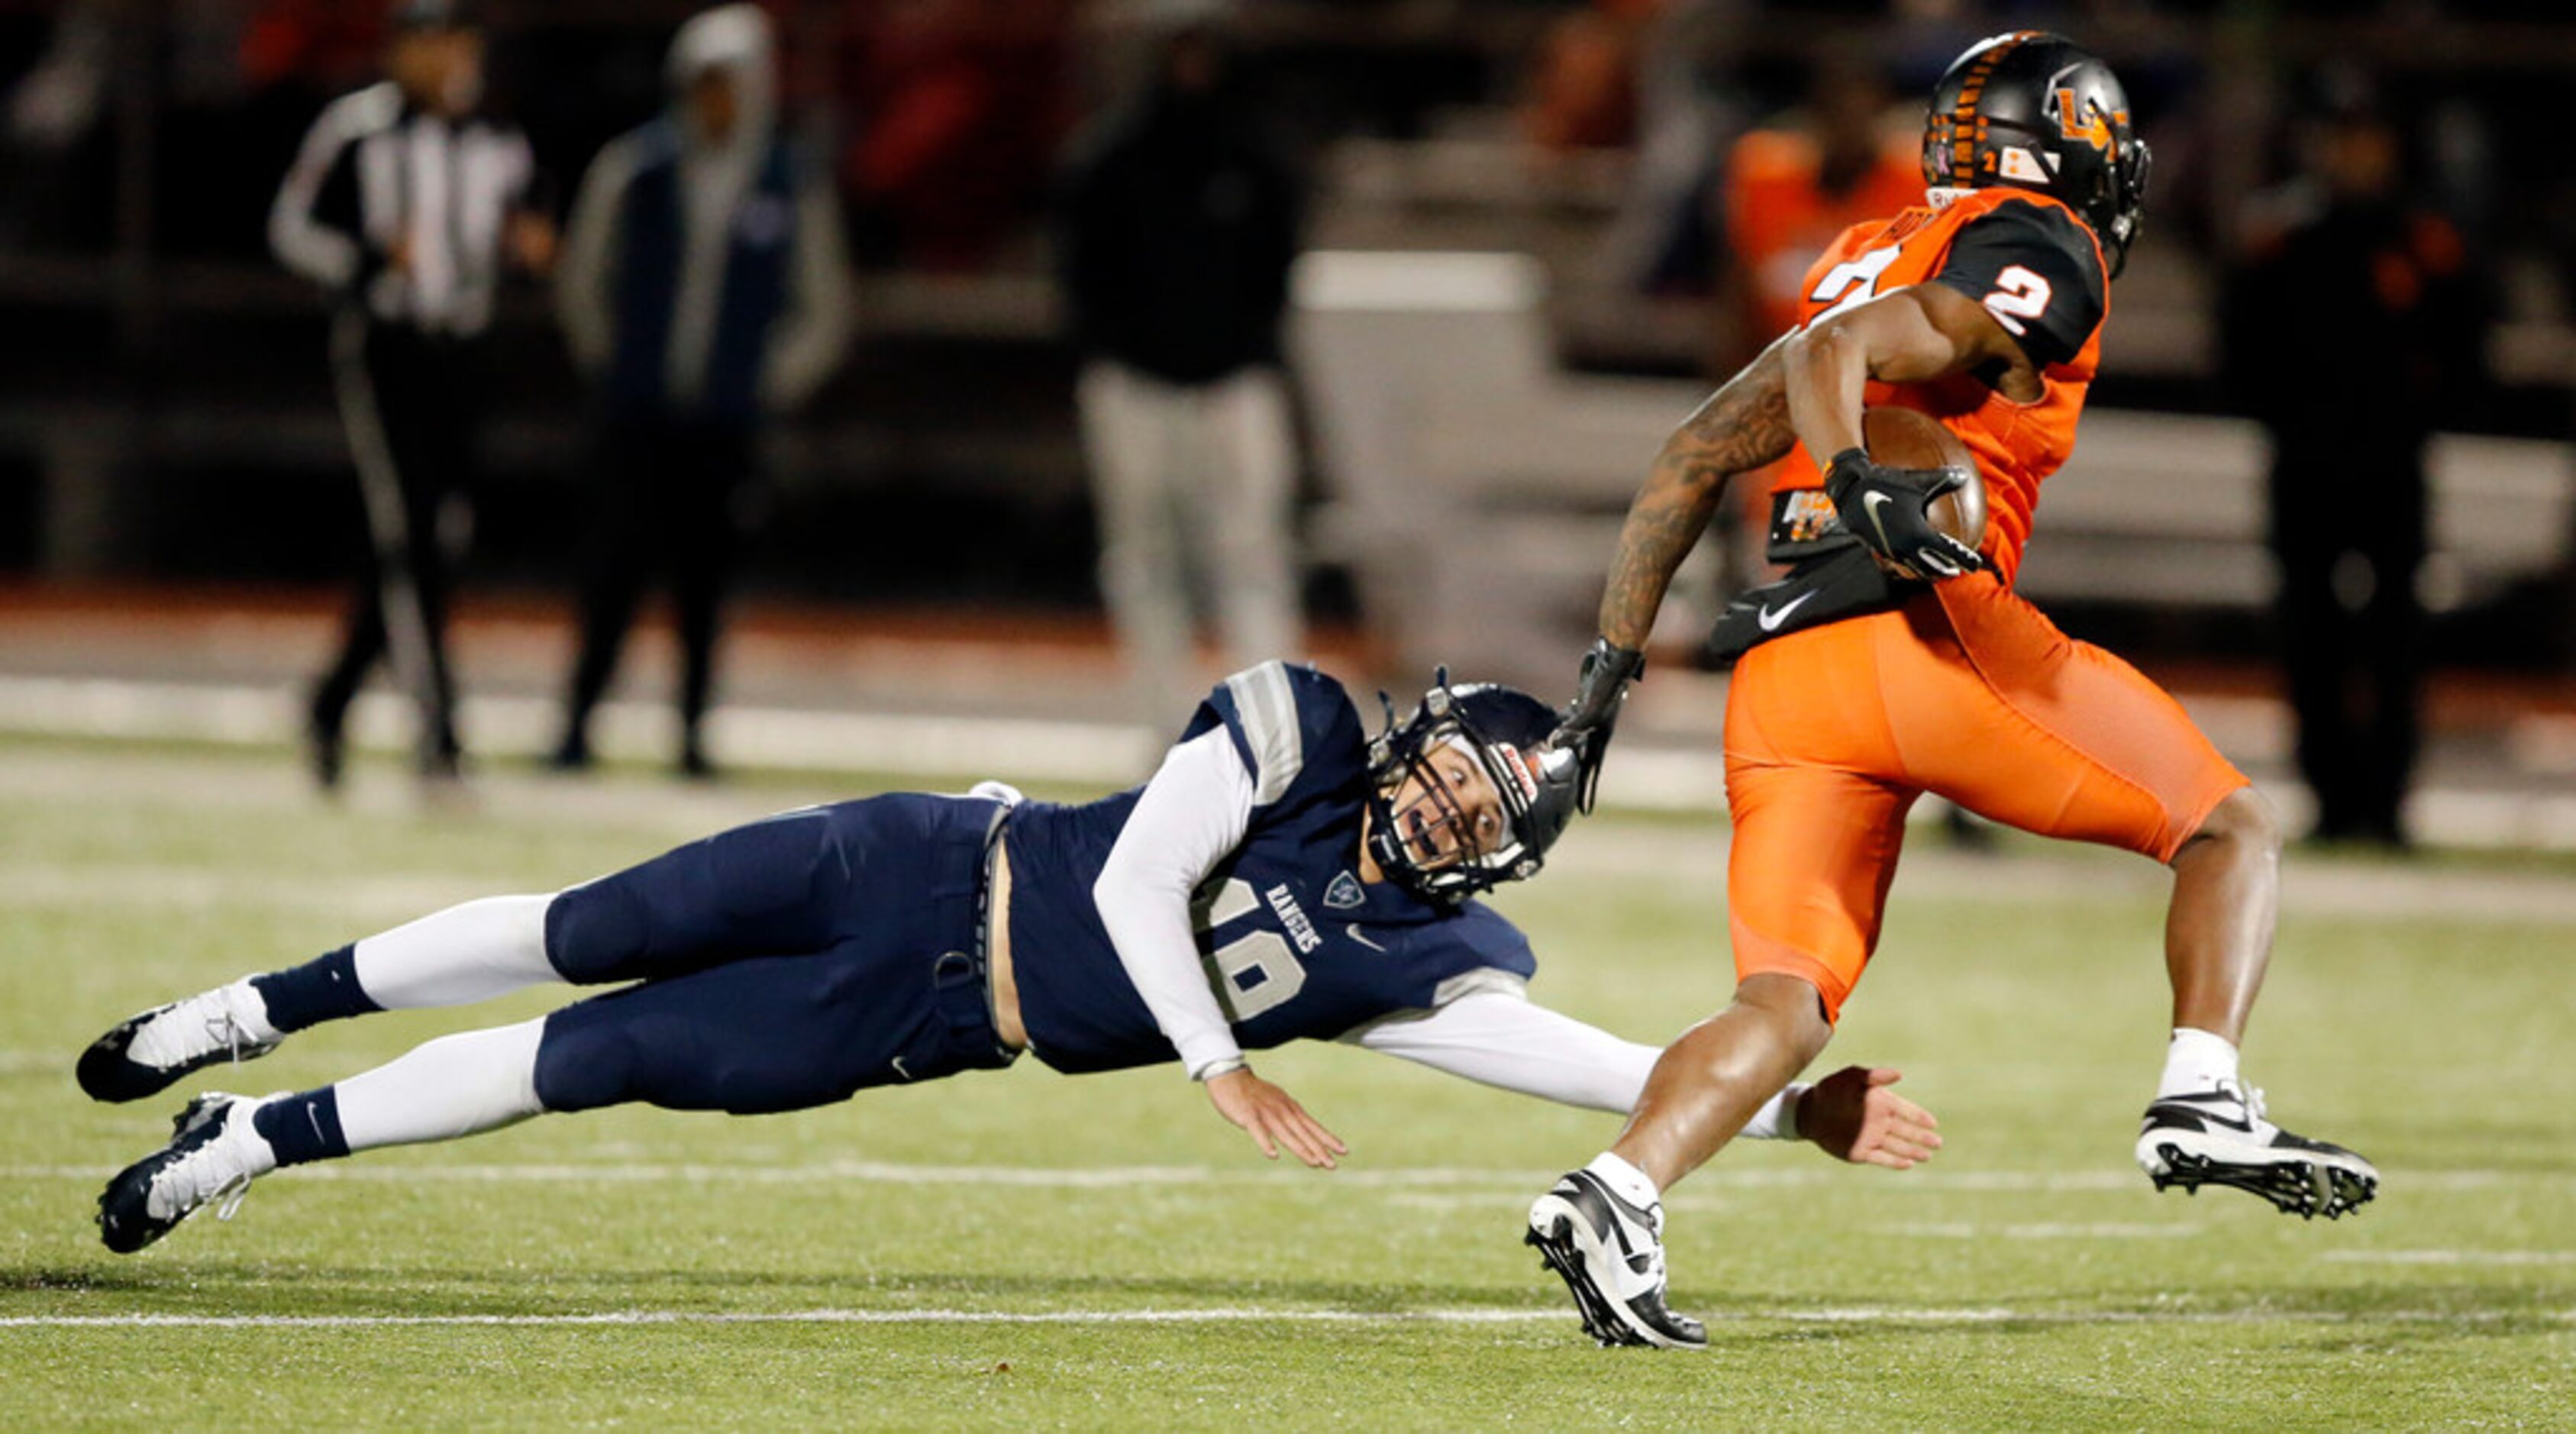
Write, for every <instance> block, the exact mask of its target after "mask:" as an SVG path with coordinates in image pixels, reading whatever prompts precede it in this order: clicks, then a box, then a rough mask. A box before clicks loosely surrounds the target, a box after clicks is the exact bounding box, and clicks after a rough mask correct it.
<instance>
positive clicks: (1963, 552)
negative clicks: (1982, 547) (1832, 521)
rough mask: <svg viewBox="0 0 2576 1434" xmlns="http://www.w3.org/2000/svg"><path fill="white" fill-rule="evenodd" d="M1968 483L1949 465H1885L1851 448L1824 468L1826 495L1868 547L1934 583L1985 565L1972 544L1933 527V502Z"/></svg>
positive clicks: (1836, 511) (1837, 514)
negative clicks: (1923, 466)
mask: <svg viewBox="0 0 2576 1434" xmlns="http://www.w3.org/2000/svg"><path fill="white" fill-rule="evenodd" d="M1967 481H1968V480H1967V479H1966V478H1965V477H1963V476H1961V475H1960V474H1957V473H1953V472H1951V471H1950V470H1949V469H1947V468H1883V467H1880V466H1879V465H1878V464H1876V463H1873V462H1871V461H1870V458H1869V455H1868V454H1867V453H1865V452H1863V451H1861V450H1860V449H1857V448H1853V449H1847V450H1845V451H1844V452H1843V453H1841V454H1839V455H1837V456H1836V457H1835V459H1834V461H1833V464H1832V466H1831V467H1828V468H1827V469H1826V470H1825V496H1826V497H1829V498H1831V499H1833V500H1834V513H1835V515H1836V516H1837V517H1840V518H1841V519H1842V520H1843V526H1844V527H1846V528H1849V529H1850V530H1851V531H1852V535H1853V536H1854V537H1857V538H1859V539H1860V540H1861V542H1862V543H1863V544H1864V545H1865V546H1867V547H1868V548H1869V549H1870V551H1872V552H1874V553H1877V554H1878V555H1879V556H1880V557H1883V558H1886V559H1888V560H1889V561H1891V562H1894V563H1897V564H1899V565H1900V566H1902V567H1904V568H1906V569H1907V570H1909V571H1911V572H1915V573H1919V574H1921V575H1922V576H1924V577H1926V578H1929V579H1931V580H1932V581H1934V582H1938V581H1940V580H1941V579H1943V578H1955V577H1957V576H1959V575H1960V574H1961V573H1973V572H1976V571H1978V570H1979V569H1981V568H1983V567H1985V565H1986V560H1985V559H1984V558H1982V557H1980V556H1978V554H1977V550H1976V549H1975V548H1973V547H1970V546H1969V545H1968V544H1966V543H1963V542H1960V541H1959V540H1958V539H1956V538H1954V537H1951V536H1950V535H1949V534H1947V533H1945V532H1942V531H1941V530H1940V529H1939V528H1936V527H1934V526H1932V515H1931V511H1930V510H1931V507H1932V500H1933V499H1935V498H1938V497H1940V496H1941V495H1942V494H1944V493H1947V492H1950V491H1951V490H1953V489H1955V488H1959V487H1962V486H1964V485H1965V484H1966V483H1967Z"/></svg>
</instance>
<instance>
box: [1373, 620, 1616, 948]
mask: <svg viewBox="0 0 2576 1434" xmlns="http://www.w3.org/2000/svg"><path fill="white" fill-rule="evenodd" d="M1380 700H1384V694H1380ZM1555 730H1556V711H1555V709H1553V708H1551V707H1549V706H1548V705H1547V704H1546V703H1544V702H1541V701H1539V700H1538V699H1537V698H1535V697H1532V696H1530V695H1529V694H1528V693H1526V692H1519V691H1515V690H1514V689H1512V688H1509V687H1504V686H1501V685H1499V684H1495V683H1488V682H1470V683H1463V684H1460V685H1457V686H1451V685H1450V682H1449V670H1448V669H1447V668H1445V667H1444V668H1441V669H1440V670H1439V671H1438V672H1437V673H1436V674H1435V675H1434V676H1433V677H1432V679H1431V688H1430V690H1429V691H1427V692H1425V693H1423V694H1422V701H1421V703H1420V704H1419V705H1417V706H1416V707H1415V708H1414V710H1413V715H1412V716H1410V717H1408V718H1406V719H1404V720H1403V721H1401V722H1398V721H1396V720H1395V707H1394V704H1393V703H1388V704H1387V728H1386V731H1385V732H1383V733H1381V734H1379V736H1378V737H1377V739H1376V740H1375V741H1373V742H1371V743H1370V744H1369V808H1368V809H1369V837H1368V841H1369V854H1370V855H1371V856H1373V857H1375V858H1376V860H1377V864H1378V868H1379V870H1381V871H1383V872H1385V873H1386V875H1387V876H1388V878H1389V879H1391V880H1393V881H1395V882H1397V883H1398V884H1400V885H1402V886H1404V887H1406V888H1407V889H1409V890H1411V891H1413V892H1414V893H1415V894H1417V895H1420V896H1425V897H1429V898H1431V899H1433V900H1436V901H1447V902H1454V901H1460V900H1463V899H1465V898H1467V897H1469V896H1473V895H1475V894H1476V893H1477V892H1480V891H1487V890H1490V889H1492V888H1493V887H1494V886H1496V885H1498V884H1500V883H1502V882H1506V881H1519V880H1521V879H1522V878H1524V877H1528V876H1531V875H1533V874H1535V873H1536V872H1537V871H1538V869H1539V867H1540V865H1541V864H1542V863H1543V862H1544V861H1545V860H1546V858H1547V849H1548V848H1549V847H1551V846H1554V845H1555V844H1556V839H1557V837H1558V836H1560V835H1562V834H1563V833H1564V831H1565V826H1566V823H1567V822H1569V821H1571V820H1573V819H1574V810H1575V797H1576V793H1577V789H1578V788H1579V787H1580V785H1581V780H1582V778H1581V773H1580V772H1579V771H1578V770H1577V768H1578V765H1579V764H1578V763H1577V762H1576V761H1575V756H1574V753H1573V752H1571V751H1561V750H1558V749H1556V748H1553V747H1549V746H1548V745H1547V736H1548V734H1549V733H1550V732H1553V731H1555ZM1444 747H1454V748H1457V749H1459V750H1461V751H1463V752H1464V753H1465V754H1466V755H1467V756H1468V757H1470V758H1471V759H1473V760H1474V762H1475V763H1476V766H1477V769H1478V770H1480V771H1482V772H1483V773H1484V774H1485V778H1486V780H1488V781H1490V782H1492V783H1493V785H1494V790H1495V791H1496V792H1497V793H1499V794H1500V795H1501V798H1502V805H1503V817H1504V825H1505V830H1504V833H1503V836H1502V838H1501V839H1500V840H1498V841H1494V842H1491V843H1488V842H1485V841H1482V840H1480V839H1478V837H1477V835H1476V834H1475V833H1474V832H1472V831H1470V830H1469V829H1468V827H1467V822H1466V817H1465V814H1464V813H1463V812H1461V811H1460V809H1459V804H1458V798H1457V795H1456V794H1455V793H1453V792H1452V791H1450V789H1449V784H1448V782H1447V781H1446V780H1445V779H1444V778H1442V777H1441V776H1440V775H1439V773H1438V772H1437V770H1436V769H1434V768H1433V767H1432V766H1431V764H1430V759H1431V756H1432V754H1433V753H1435V752H1437V751H1439V750H1441V749H1442V748H1444ZM1414 776H1418V777H1419V778H1420V779H1421V781H1420V792H1419V795H1417V796H1416V797H1414V798H1412V799H1411V800H1409V801H1407V802H1406V803H1405V805H1404V806H1402V807H1400V808H1399V807H1397V806H1396V805H1395V798H1396V794H1397V792H1398V791H1399V790H1400V789H1401V788H1402V787H1403V786H1404V782H1405V778H1407V777H1414ZM1444 830H1445V831H1448V832H1450V833H1452V834H1453V839H1452V841H1451V842H1450V843H1448V849H1447V851H1446V852H1445V853H1444V854H1442V855H1439V856H1433V855H1431V854H1430V853H1431V852H1432V851H1439V850H1441V848H1442V845H1443V844H1442V843H1441V842H1440V840H1439V835H1440V833H1442V832H1443V831H1444Z"/></svg>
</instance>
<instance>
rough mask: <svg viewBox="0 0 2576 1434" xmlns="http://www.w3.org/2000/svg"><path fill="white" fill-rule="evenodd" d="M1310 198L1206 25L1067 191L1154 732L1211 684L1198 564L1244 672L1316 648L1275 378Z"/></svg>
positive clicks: (1124, 607) (1083, 343) (1111, 490)
mask: <svg viewBox="0 0 2576 1434" xmlns="http://www.w3.org/2000/svg"><path fill="white" fill-rule="evenodd" d="M1301 202H1302V200H1301V195H1300V192H1299V188H1298V185H1297V182H1296V180H1295V177H1294V175H1293V173H1292V171H1291V170H1290V168H1289V166H1288V164H1287V162H1286V161H1285V160H1284V159H1283V158H1282V157H1281V156H1280V155H1278V154H1277V153H1275V152H1273V150H1272V149H1271V147H1270V146H1269V145H1267V144H1266V143H1264V142H1263V141H1262V140H1261V139H1260V138H1259V137H1258V136H1257V135H1256V134H1255V132H1254V130H1253V127H1252V123H1251V119H1250V116H1249V114H1248V113H1247V110H1246V107H1245V106H1244V105H1243V104H1242V103H1241V99H1240V95H1239V92H1238V91H1237V89H1236V87H1235V83H1234V79H1233V76H1232V73H1231V71H1230V68H1229V61H1228V57H1227V54H1226V51H1225V47H1224V45H1223V43H1222V42H1221V41H1220V39H1219V38H1218V36H1217V35H1216V34H1215V33H1214V32H1213V31H1212V30H1209V29H1206V28H1202V27H1191V28H1184V29H1182V30H1180V31H1179V32H1177V33H1176V34H1174V35H1173V36H1172V37H1171V38H1170V39H1169V40H1168V41H1167V42H1166V43H1165V44H1164V46H1163V47H1162V49H1161V50H1160V51H1159V54H1158V56H1157V59H1156V62H1155V64H1154V67H1153V69H1152V70H1151V72H1150V74H1149V78H1148V80H1147V82H1146V85H1145V89H1144V92H1143V93H1142V94H1141V95H1140V96H1139V97H1138V98H1137V100H1136V101H1135V103H1134V104H1133V105H1132V106H1131V107H1129V108H1128V109H1126V110H1124V111H1123V112H1120V113H1116V114H1113V115H1111V116H1110V117H1108V118H1107V119H1106V120H1105V121H1103V122H1102V123H1101V124H1100V126H1099V127H1098V128H1097V129H1096V130H1095V131H1094V132H1092V133H1091V134H1089V135H1087V136H1085V138H1084V140H1083V141H1082V143H1081V145H1080V146H1079V148H1078V150H1077V152H1076V157H1075V159H1074V161H1073V163H1072V165H1071V167H1070V170H1069V173H1068V175H1067V177H1066V180H1065V184H1064V192H1063V198H1062V205H1061V213H1060V215H1059V231H1060V232H1059V234H1058V245H1057V256H1056V257H1057V262H1058V265H1059V267H1060V270H1061V274H1062V279H1063V283H1064V289H1065V296H1066V299H1067V300H1068V303H1069V307H1070V310H1071V315H1072V322H1073V339H1074V343H1075V345H1076V346H1077V347H1078V348H1079V349H1080V350H1081V353H1082V356H1083V360H1084V362H1083V370H1082V377H1081V381H1080V388H1079V392H1078V399H1079V403H1080V407H1081V413H1082V429H1083V442H1084V446H1085V448H1086V449H1087V450H1088V453H1089V457H1090V461H1091V480H1092V488H1093V492H1094V494H1095V497H1096V505H1095V506H1096V507H1097V509H1098V512H1099V521H1100V541H1101V555H1100V580H1101V587H1102V589H1103V591H1104V592H1105V594H1106V595H1107V597H1108V600H1109V610H1110V615H1111V616H1112V618H1113V619H1115V621H1116V623H1117V626H1118V632H1119V638H1120V640H1121V642H1122V643H1123V645H1124V646H1125V648H1126V652H1127V657H1128V661H1129V662H1130V664H1131V665H1132V667H1133V670H1134V672H1135V675H1136V678H1137V681H1138V684H1139V687H1138V692H1137V700H1138V703H1139V710H1140V711H1141V712H1144V713H1146V714H1149V715H1150V718H1151V720H1155V721H1160V720H1162V718H1163V714H1166V713H1169V712H1173V711H1177V710H1179V709H1180V708H1181V707H1184V706H1186V705H1187V703H1188V701H1189V699H1190V695H1191V694H1192V693H1194V692H1196V691H1197V690H1198V687H1199V682H1198V679H1197V677H1196V675H1195V666H1194V664H1193V662H1192V660H1191V659H1192V651H1193V646H1194V643H1193V638H1194V623H1193V621H1192V616H1191V602H1190V576H1191V570H1192V569H1193V568H1194V567H1196V568H1200V569H1202V572H1201V574H1200V575H1201V576H1202V577H1203V578H1205V579H1206V580H1207V582H1208V584H1209V585H1211V586H1213V587H1214V589H1215V599H1216V601H1215V607H1216V612H1217V617H1218V620H1219V623H1220V625H1221V627H1222V629H1223V632H1224V638H1225V644H1226V650H1227V657H1228V660H1229V661H1230V662H1231V663H1232V664H1233V665H1234V666H1237V667H1247V666H1250V665H1251V664H1253V663H1255V662H1258V661H1262V660H1264V659H1267V658H1272V657H1281V656H1291V655H1294V654H1295V653H1297V652H1298V651H1299V650H1300V648H1301V646H1302V645H1303V638H1302V635H1301V632H1300V627H1301V622H1300V616H1299V610H1298V592H1299V590H1298V564H1297V560H1296V538H1295V533H1294V531H1293V523H1292V519H1293V503H1294V498H1295V487H1296V475H1297V455H1296V444H1295V437H1294V434H1293V431H1292V429H1291V427H1290V423H1289V415H1288V393H1287V384H1286V381H1285V379H1284V378H1283V376H1282V374H1281V372H1280V367H1279V363H1280V352H1279V326H1280V317H1281V313H1282V311H1283V309H1284V308H1285V307H1286V304H1287V298H1288V270H1289V265H1290V264H1291V263H1292V262H1293V260H1294V259H1295V257H1296V252H1297V234H1298V223H1299V216H1300V208H1301Z"/></svg>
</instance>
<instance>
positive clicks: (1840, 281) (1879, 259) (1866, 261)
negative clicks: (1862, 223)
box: [1807, 245, 1901, 324]
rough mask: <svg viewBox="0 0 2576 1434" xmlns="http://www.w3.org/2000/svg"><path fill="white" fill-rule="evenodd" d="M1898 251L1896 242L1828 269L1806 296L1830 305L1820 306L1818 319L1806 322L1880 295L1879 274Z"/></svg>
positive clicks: (1864, 302)
mask: <svg viewBox="0 0 2576 1434" xmlns="http://www.w3.org/2000/svg"><path fill="white" fill-rule="evenodd" d="M1899 252H1901V251H1899V250H1898V249H1897V248H1896V247H1894V246H1893V245H1891V246H1889V247H1888V248H1885V249H1872V250H1871V251H1869V252H1868V253H1866V254H1863V255H1861V256H1860V257H1859V258H1857V259H1854V260H1851V261H1849V262H1848V263H1842V264H1836V265H1835V266H1834V267H1832V268H1830V269H1827V270H1826V271H1825V276H1824V277H1823V278H1821V279H1818V280H1817V281H1816V288H1815V292H1813V293H1811V294H1809V295H1807V297H1808V298H1809V299H1811V300H1813V301H1815V302H1816V303H1819V304H1823V305H1826V306H1827V307H1825V308H1823V309H1819V310H1818V311H1817V312H1816V318H1815V319H1809V320H1808V321H1807V322H1808V323H1811V324H1812V323H1814V322H1816V319H1822V318H1825V317H1827V316H1829V315H1832V314H1839V313H1841V312H1842V311H1843V310H1845V309H1849V308H1854V307H1857V306H1859V305H1861V304H1866V303H1868V302H1869V301H1870V300H1872V299H1875V298H1877V297H1878V276H1879V275H1881V274H1884V273H1886V272H1887V266H1888V265H1890V264H1893V263H1895V262H1896V256H1897V254H1898V253H1899Z"/></svg>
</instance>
